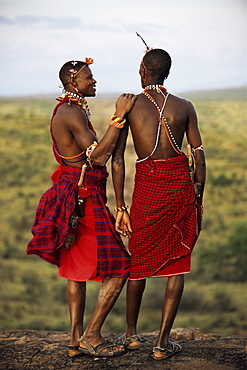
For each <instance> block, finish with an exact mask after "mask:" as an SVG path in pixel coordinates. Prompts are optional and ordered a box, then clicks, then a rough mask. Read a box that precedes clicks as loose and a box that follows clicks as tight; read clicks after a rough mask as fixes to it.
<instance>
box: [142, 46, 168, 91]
mask: <svg viewBox="0 0 247 370" xmlns="http://www.w3.org/2000/svg"><path fill="white" fill-rule="evenodd" d="M171 64H172V60H171V57H170V55H169V54H168V53H167V52H166V51H165V50H162V49H151V50H149V51H148V52H147V53H146V54H145V55H144V57H143V59H142V62H141V66H140V75H141V80H142V87H145V86H146V85H147V84H163V82H164V79H166V78H167V77H168V75H169V72H170V68H171Z"/></svg>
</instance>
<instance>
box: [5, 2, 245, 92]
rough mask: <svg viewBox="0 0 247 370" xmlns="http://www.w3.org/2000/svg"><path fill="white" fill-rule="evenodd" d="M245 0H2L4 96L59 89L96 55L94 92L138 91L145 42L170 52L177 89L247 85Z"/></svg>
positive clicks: (171, 87)
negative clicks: (70, 66) (64, 76)
mask: <svg viewBox="0 0 247 370" xmlns="http://www.w3.org/2000/svg"><path fill="white" fill-rule="evenodd" d="M246 19H247V0H142V1H141V0H90V1H85V0H72V1H70V0H0V34H1V37H0V54H1V57H0V68H1V72H2V78H1V88H0V96H19V95H20V96H26V95H32V94H50V93H52V94H53V93H54V94H58V95H59V94H60V92H61V91H62V89H61V88H59V86H60V84H61V82H60V81H59V78H58V72H59V69H60V68H61V66H62V65H63V64H64V63H65V62H67V61H68V60H74V59H77V60H84V58H85V57H92V58H93V59H94V61H95V63H94V64H93V65H91V69H92V71H93V75H94V77H95V79H96V80H97V93H98V94H100V93H122V92H133V93H138V92H140V91H141V86H140V79H139V75H138V70H139V65H140V62H141V59H142V57H143V52H144V51H145V46H144V44H143V43H142V41H141V39H140V38H139V37H137V36H136V32H138V33H139V34H141V35H142V37H143V38H144V39H145V41H146V43H147V44H148V46H150V47H153V48H162V49H165V50H166V51H167V52H168V53H169V54H170V55H171V57H172V68H171V73H170V76H169V78H168V80H167V82H166V87H167V88H168V90H169V91H171V92H172V93H176V92H185V91H192V90H204V89H207V90H208V89H209V90H210V89H222V88H232V87H239V86H244V85H247V42H246V40H247V21H246Z"/></svg>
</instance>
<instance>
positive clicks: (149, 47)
mask: <svg viewBox="0 0 247 370" xmlns="http://www.w3.org/2000/svg"><path fill="white" fill-rule="evenodd" d="M136 34H137V36H138V37H140V39H141V40H142V42H143V44H144V45H145V46H146V47H147V49H148V50H149V49H150V47H149V46H148V45H147V44H146V42H145V41H144V40H143V38H142V37H141V35H139V33H137V32H136Z"/></svg>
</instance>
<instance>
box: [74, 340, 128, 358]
mask: <svg viewBox="0 0 247 370" xmlns="http://www.w3.org/2000/svg"><path fill="white" fill-rule="evenodd" d="M79 341H80V342H82V343H83V344H84V345H85V346H86V348H84V347H81V346H79V351H81V352H82V353H84V354H85V355H91V356H95V357H113V356H119V355H122V354H123V353H125V349H124V347H123V346H119V345H115V344H113V343H110V342H108V341H105V342H103V343H100V344H98V345H97V346H95V347H93V346H92V345H91V344H90V343H89V342H88V341H87V340H86V339H85V338H84V337H83V336H82V337H81V338H80V339H79ZM117 347H118V349H116V348H117ZM120 347H122V348H121V349H120ZM104 350H106V351H104Z"/></svg>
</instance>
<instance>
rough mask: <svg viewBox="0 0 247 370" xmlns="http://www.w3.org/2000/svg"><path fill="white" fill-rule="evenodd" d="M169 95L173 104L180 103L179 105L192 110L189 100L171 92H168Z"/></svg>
mask: <svg viewBox="0 0 247 370" xmlns="http://www.w3.org/2000/svg"><path fill="white" fill-rule="evenodd" d="M169 96H170V99H171V100H172V102H173V103H174V104H177V105H180V106H181V107H184V108H187V109H188V110H194V106H193V104H192V103H191V101H189V100H187V99H184V98H181V97H179V96H177V95H173V94H170V95H169Z"/></svg>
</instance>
